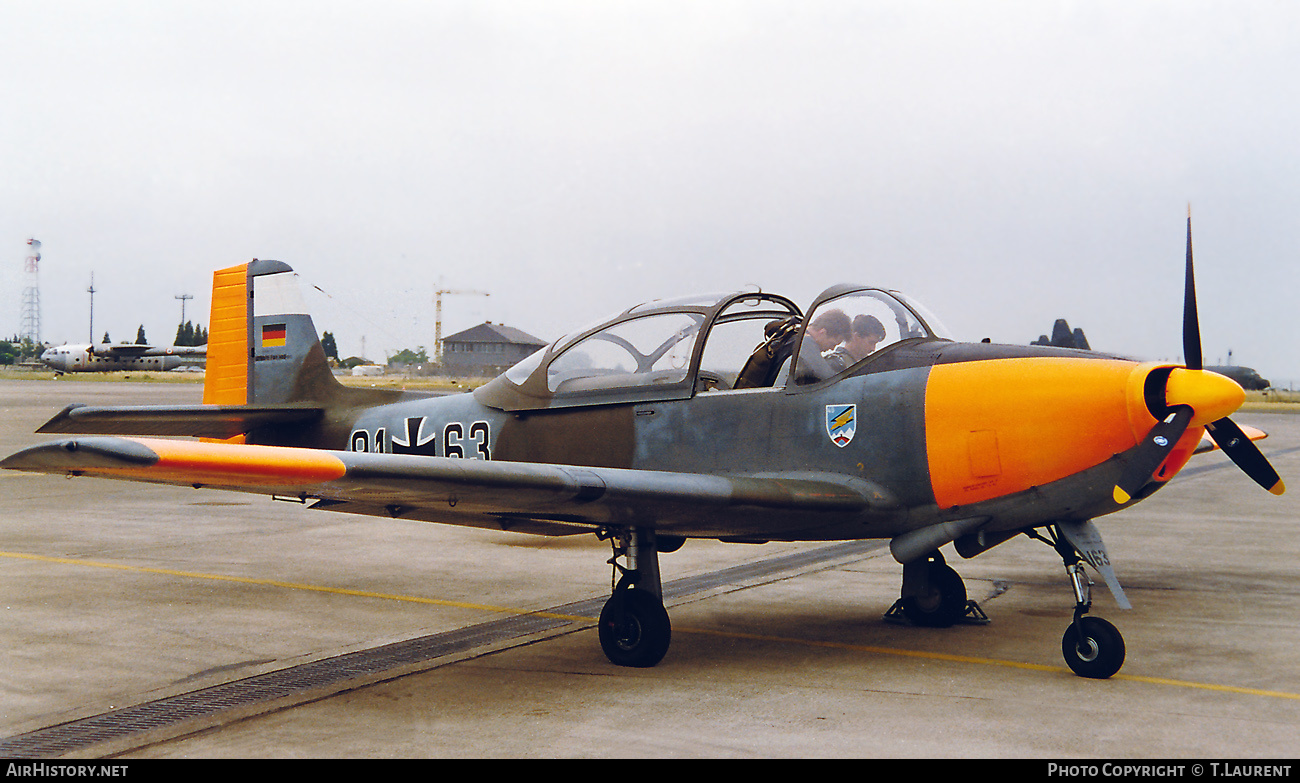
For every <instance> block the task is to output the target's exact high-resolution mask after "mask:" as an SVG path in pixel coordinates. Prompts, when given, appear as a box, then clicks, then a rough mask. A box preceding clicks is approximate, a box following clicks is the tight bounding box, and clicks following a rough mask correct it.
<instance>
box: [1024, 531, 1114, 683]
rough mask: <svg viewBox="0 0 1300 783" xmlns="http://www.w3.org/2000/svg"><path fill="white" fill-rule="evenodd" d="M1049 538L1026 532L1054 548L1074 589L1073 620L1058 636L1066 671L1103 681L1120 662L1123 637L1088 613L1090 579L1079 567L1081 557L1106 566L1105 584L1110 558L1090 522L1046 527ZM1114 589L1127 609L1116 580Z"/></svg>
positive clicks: (1110, 574)
mask: <svg viewBox="0 0 1300 783" xmlns="http://www.w3.org/2000/svg"><path fill="white" fill-rule="evenodd" d="M1049 532H1050V533H1051V535H1052V538H1051V539H1048V538H1045V537H1043V536H1042V535H1040V534H1038V533H1036V532H1033V531H1030V532H1028V535H1029V536H1030V537H1032V538H1036V539H1038V540H1040V541H1042V542H1044V543H1046V544H1048V545H1049V546H1051V547H1052V548H1053V549H1055V550H1056V553H1057V554H1059V555H1060V556H1061V560H1062V561H1063V562H1064V563H1065V571H1066V573H1067V574H1069V576H1070V585H1071V587H1073V588H1074V601H1075V604H1074V622H1072V623H1070V627H1069V628H1066V629H1065V634H1064V635H1063V636H1062V637H1061V655H1062V656H1063V657H1064V658H1065V664H1066V665H1067V666H1069V667H1070V671H1072V672H1074V673H1075V674H1077V675H1079V676H1080V677H1088V678H1090V679H1094V680H1104V679H1107V678H1109V677H1111V676H1113V675H1114V674H1115V673H1116V672H1118V671H1119V670H1120V667H1122V666H1123V665H1124V653H1125V649H1124V637H1123V636H1121V635H1120V632H1119V630H1118V629H1116V628H1115V626H1114V625H1112V624H1111V623H1109V622H1107V621H1106V620H1103V619H1101V618H1100V617H1091V616H1088V610H1090V609H1091V608H1092V580H1091V579H1089V578H1088V574H1087V572H1085V571H1084V570H1083V563H1084V562H1085V560H1084V557H1081V556H1080V549H1082V551H1083V553H1084V555H1085V556H1087V558H1088V559H1087V561H1086V562H1089V563H1091V564H1092V565H1093V566H1094V567H1096V568H1098V569H1099V570H1101V569H1103V568H1104V569H1106V571H1105V572H1104V575H1105V576H1106V577H1107V580H1106V581H1107V583H1108V584H1109V583H1111V582H1112V581H1114V574H1113V571H1111V570H1110V557H1109V556H1108V555H1107V553H1106V549H1105V544H1103V543H1102V541H1101V535H1100V534H1099V533H1097V531H1096V528H1095V527H1094V526H1093V525H1092V523H1091V522H1083V523H1077V522H1076V523H1060V524H1057V525H1053V526H1052V527H1051V528H1049ZM1111 587H1112V590H1114V591H1116V593H1115V598H1116V600H1117V601H1118V602H1119V604H1120V606H1121V607H1122V608H1125V609H1127V608H1129V603H1128V599H1127V598H1124V597H1123V596H1124V593H1123V590H1122V589H1120V587H1119V582H1118V581H1114V584H1113V585H1111Z"/></svg>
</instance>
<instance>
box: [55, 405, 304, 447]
mask: <svg viewBox="0 0 1300 783" xmlns="http://www.w3.org/2000/svg"><path fill="white" fill-rule="evenodd" d="M323 413H324V409H323V408H320V407H318V406H315V405H309V404H296V405H295V404H288V405H138V406H121V407H112V406H100V405H69V406H68V407H66V408H64V409H63V410H62V411H60V412H59V414H58V415H57V416H55V417H54V418H52V419H50V420H49V421H47V422H45V424H44V425H42V426H41V428H40V429H38V430H37V432H55V433H78V434H86V435H189V436H193V437H200V438H222V439H225V438H233V437H234V436H236V435H242V434H244V433H247V432H251V431H252V430H254V429H257V428H258V427H265V426H267V425H272V424H301V423H305V422H311V421H316V420H317V419H319V418H320V417H321V416H322V414H323Z"/></svg>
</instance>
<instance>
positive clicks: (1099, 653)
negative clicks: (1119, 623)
mask: <svg viewBox="0 0 1300 783" xmlns="http://www.w3.org/2000/svg"><path fill="white" fill-rule="evenodd" d="M1061 655H1063V656H1065V664H1066V665H1067V666H1069V667H1070V670H1071V671H1073V672H1074V673H1075V674H1077V675H1079V676H1080V677H1088V678H1090V679H1094V680H1104V679H1107V678H1108V677H1110V676H1111V675H1113V674H1115V673H1116V672H1118V671H1119V669H1120V667H1121V666H1123V665H1124V637H1123V636H1120V633H1119V631H1118V630H1116V628H1115V626H1113V625H1111V624H1110V623H1108V622H1107V621H1105V620H1103V619H1101V618H1100V617H1086V616H1081V617H1079V618H1078V619H1077V620H1075V621H1074V623H1073V624H1072V625H1071V626H1070V627H1069V628H1066V629H1065V635H1064V636H1062V637H1061Z"/></svg>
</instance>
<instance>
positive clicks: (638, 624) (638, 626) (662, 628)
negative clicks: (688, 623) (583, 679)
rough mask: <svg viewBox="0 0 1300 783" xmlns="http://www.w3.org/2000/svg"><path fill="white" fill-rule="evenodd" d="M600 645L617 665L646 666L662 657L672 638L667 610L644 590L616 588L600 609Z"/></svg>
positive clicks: (652, 664) (666, 651)
mask: <svg viewBox="0 0 1300 783" xmlns="http://www.w3.org/2000/svg"><path fill="white" fill-rule="evenodd" d="M599 634H600V648H601V649H602V650H604V651H605V657H606V658H608V659H609V661H610V663H613V664H615V665H617V666H634V667H638V668H646V667H650V666H654V665H655V664H657V663H659V662H660V661H661V660H663V657H664V655H666V654H667V653H668V644H669V643H670V642H671V641H672V626H671V624H670V623H669V621H668V611H667V610H666V609H664V605H663V602H661V601H660V600H659V599H658V598H656V597H655V596H654V595H652V594H650V593H648V592H646V591H645V590H626V589H625V590H619V591H618V592H616V593H615V594H614V595H613V596H611V597H610V599H609V600H608V601H606V602H605V608H603V609H601V610H600V625H599Z"/></svg>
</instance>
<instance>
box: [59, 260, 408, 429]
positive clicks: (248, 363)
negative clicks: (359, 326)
mask: <svg viewBox="0 0 1300 783" xmlns="http://www.w3.org/2000/svg"><path fill="white" fill-rule="evenodd" d="M207 364H208V366H207V375H206V377H205V378H204V382H203V404H202V405H179V406H177V405H131V406H90V405H70V406H68V407H67V408H65V409H64V410H63V411H62V412H60V413H59V414H58V415H57V416H55V417H54V418H52V419H50V420H49V421H48V422H46V423H45V424H44V425H43V426H42V427H41V428H40V429H39V430H37V431H38V432H58V433H91V434H102V435H186V436H197V437H200V438H204V439H206V440H225V441H227V442H233V443H244V442H248V443H261V444H266V445H275V446H306V447H310V448H329V449H344V448H347V441H348V433H349V431H350V430H349V427H350V424H349V415H348V413H347V410H348V409H357V408H362V407H365V406H369V405H383V404H385V403H389V402H394V401H396V400H399V399H404V398H408V397H416V396H425V395H422V394H420V393H418V392H407V391H402V390H399V389H374V388H352V387H348V386H344V385H342V384H341V383H339V382H338V381H337V380H335V378H334V373H332V372H331V371H330V367H329V363H328V362H327V361H326V360H325V350H324V349H323V348H322V347H321V344H320V339H319V338H318V337H317V336H316V326H315V325H314V324H313V323H312V320H311V316H310V315H308V314H307V308H306V306H305V304H304V302H303V299H302V296H301V293H300V292H299V290H298V276H297V275H296V274H294V272H293V270H292V269H291V268H289V265H288V264H282V263H280V262H279V261H258V260H256V259H254V260H253V261H251V262H249V263H247V264H240V265H239V266H232V267H230V268H228V269H219V270H217V271H216V272H214V273H213V275H212V317H211V319H210V321H209V326H208V360H207Z"/></svg>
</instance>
